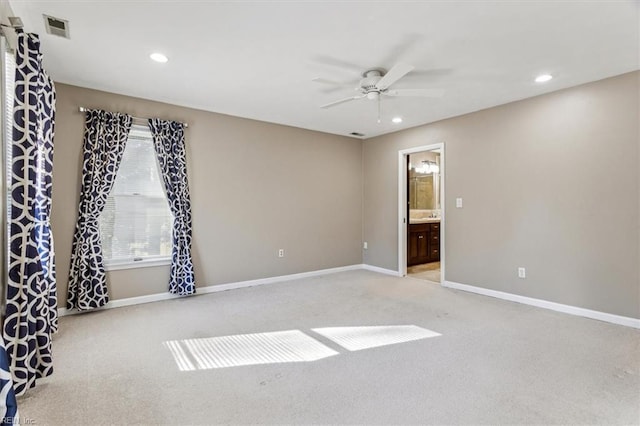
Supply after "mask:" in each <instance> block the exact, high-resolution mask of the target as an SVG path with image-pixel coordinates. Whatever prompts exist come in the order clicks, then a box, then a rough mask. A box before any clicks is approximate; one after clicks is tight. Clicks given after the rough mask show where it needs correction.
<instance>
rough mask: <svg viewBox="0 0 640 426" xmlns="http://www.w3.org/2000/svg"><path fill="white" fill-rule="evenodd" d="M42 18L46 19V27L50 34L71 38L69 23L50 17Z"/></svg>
mask: <svg viewBox="0 0 640 426" xmlns="http://www.w3.org/2000/svg"><path fill="white" fill-rule="evenodd" d="M42 16H43V17H44V26H45V28H46V29H47V32H48V33H49V34H51V35H55V36H59V37H64V38H69V21H67V20H66V19H60V18H54V17H53V16H49V15H42Z"/></svg>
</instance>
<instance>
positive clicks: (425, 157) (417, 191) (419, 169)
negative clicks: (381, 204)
mask: <svg viewBox="0 0 640 426" xmlns="http://www.w3.org/2000/svg"><path fill="white" fill-rule="evenodd" d="M409 164H410V170H409V175H408V184H409V208H410V209H411V210H438V209H440V154H438V153H434V152H420V153H417V154H411V155H410V156H409Z"/></svg>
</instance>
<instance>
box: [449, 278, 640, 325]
mask: <svg viewBox="0 0 640 426" xmlns="http://www.w3.org/2000/svg"><path fill="white" fill-rule="evenodd" d="M442 285H443V287H449V288H453V289H456V290H463V291H468V292H470V293H476V294H481V295H483V296H490V297H496V298H498V299H503V300H509V301H511V302H517V303H522V304H525V305H531V306H536V307H538V308H544V309H550V310H552V311H558V312H563V313H565V314H571V315H577V316H580V317H586V318H591V319H595V320H600V321H605V322H610V323H613V324H619V325H624V326H627V327H633V328H640V319H638V318H631V317H623V316H621V315H614V314H608V313H606V312H600V311H593V310H591V309H585V308H580V307H578V306H571V305H563V304H562V303H555V302H549V301H547V300H542V299H534V298H533V297H527V296H520V295H517V294H513V293H505V292H503V291H497V290H490V289H488V288H482V287H475V286H472V285H467V284H460V283H456V282H452V281H444V282H443V283H442Z"/></svg>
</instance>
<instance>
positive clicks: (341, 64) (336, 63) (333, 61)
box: [315, 56, 362, 75]
mask: <svg viewBox="0 0 640 426" xmlns="http://www.w3.org/2000/svg"><path fill="white" fill-rule="evenodd" d="M315 61H316V62H319V63H321V64H323V65H330V66H332V67H336V68H342V69H345V70H349V71H353V72H356V73H358V75H359V74H360V73H362V67H361V66H359V65H356V64H352V63H351V62H347V61H343V60H342V59H337V58H332V57H330V56H316V57H315Z"/></svg>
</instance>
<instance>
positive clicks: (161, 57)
mask: <svg viewBox="0 0 640 426" xmlns="http://www.w3.org/2000/svg"><path fill="white" fill-rule="evenodd" d="M149 57H150V58H151V59H153V60H154V61H156V62H160V63H161V64H164V63H165V62H167V61H168V60H169V58H167V57H166V56H165V55H163V54H162V53H157V52H156V53H152V54H151V55H149Z"/></svg>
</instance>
